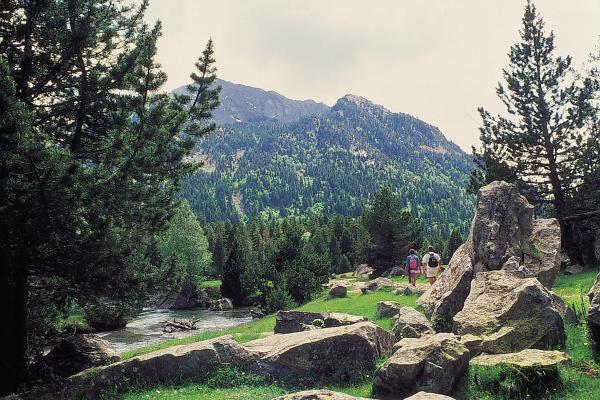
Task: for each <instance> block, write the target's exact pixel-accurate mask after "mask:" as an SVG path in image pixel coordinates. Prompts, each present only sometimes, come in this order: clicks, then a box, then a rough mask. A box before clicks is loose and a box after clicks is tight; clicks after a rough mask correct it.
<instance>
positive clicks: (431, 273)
mask: <svg viewBox="0 0 600 400" xmlns="http://www.w3.org/2000/svg"><path fill="white" fill-rule="evenodd" d="M423 267H425V268H427V278H429V284H430V285H433V284H434V283H435V280H436V279H437V276H438V274H439V273H440V272H442V257H440V255H439V254H437V253H435V252H434V251H433V246H429V247H428V248H427V254H425V255H424V256H423Z"/></svg>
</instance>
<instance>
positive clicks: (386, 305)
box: [376, 301, 402, 318]
mask: <svg viewBox="0 0 600 400" xmlns="http://www.w3.org/2000/svg"><path fill="white" fill-rule="evenodd" d="M401 308H402V306H401V305H400V303H398V302H397V301H378V302H377V312H376V315H377V318H391V317H393V316H394V315H396V314H399V313H400V309H401Z"/></svg>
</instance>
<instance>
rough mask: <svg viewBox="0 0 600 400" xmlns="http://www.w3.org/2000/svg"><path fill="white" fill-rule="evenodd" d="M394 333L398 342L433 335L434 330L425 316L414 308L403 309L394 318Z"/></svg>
mask: <svg viewBox="0 0 600 400" xmlns="http://www.w3.org/2000/svg"><path fill="white" fill-rule="evenodd" d="M393 324H394V325H393V328H392V333H393V334H394V336H395V337H396V339H397V340H400V339H404V338H418V337H421V336H423V335H432V334H433V333H434V332H433V328H432V327H431V324H430V323H429V321H428V320H427V317H425V315H423V314H421V313H420V312H418V311H417V310H415V309H414V308H412V307H401V308H400V310H399V312H398V314H397V315H395V316H394V317H393Z"/></svg>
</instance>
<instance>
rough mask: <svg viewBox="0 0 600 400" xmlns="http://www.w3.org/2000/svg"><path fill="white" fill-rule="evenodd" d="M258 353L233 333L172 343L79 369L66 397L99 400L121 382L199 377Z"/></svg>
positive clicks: (246, 362) (245, 361) (246, 360)
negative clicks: (110, 362) (247, 347)
mask: <svg viewBox="0 0 600 400" xmlns="http://www.w3.org/2000/svg"><path fill="white" fill-rule="evenodd" d="M255 357H256V356H255V355H254V354H253V353H251V352H249V351H248V350H246V349H245V348H244V347H242V346H241V345H240V344H238V343H237V342H236V341H235V340H233V337H232V336H223V337H219V338H216V339H212V340H206V341H203V342H197V343H193V344H187V345H181V346H173V347H169V348H167V349H164V350H158V351H155V352H152V353H147V354H143V355H140V356H138V357H134V358H131V359H128V360H124V361H121V362H117V363H114V364H110V365H107V366H104V367H98V368H94V369H90V370H87V371H83V372H80V373H79V374H77V375H73V376H71V377H70V378H69V379H67V381H66V383H65V385H64V388H63V392H62V398H63V399H97V398H98V397H99V396H100V394H101V393H102V392H105V391H107V390H115V389H117V388H119V387H120V386H121V385H123V384H125V383H127V384H136V383H143V384H144V385H154V384H169V383H172V382H176V381H178V380H182V381H185V380H191V379H198V378H201V377H203V376H205V375H206V374H208V373H209V372H211V371H214V370H216V369H218V368H220V367H223V366H225V365H233V366H241V367H242V366H247V365H249V364H251V363H252V362H254V361H255Z"/></svg>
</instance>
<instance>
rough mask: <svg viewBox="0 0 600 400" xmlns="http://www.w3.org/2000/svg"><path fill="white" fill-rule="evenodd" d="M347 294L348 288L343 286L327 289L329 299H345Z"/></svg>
mask: <svg viewBox="0 0 600 400" xmlns="http://www.w3.org/2000/svg"><path fill="white" fill-rule="evenodd" d="M347 294H348V287H347V286H345V285H334V286H332V287H331V289H329V297H331V298H339V297H346V295H347Z"/></svg>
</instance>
